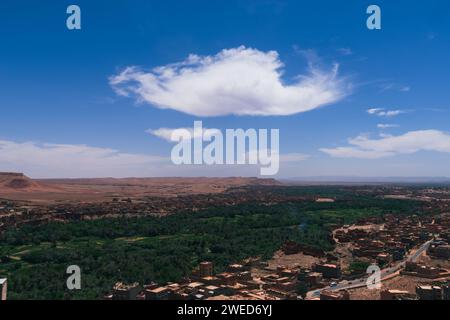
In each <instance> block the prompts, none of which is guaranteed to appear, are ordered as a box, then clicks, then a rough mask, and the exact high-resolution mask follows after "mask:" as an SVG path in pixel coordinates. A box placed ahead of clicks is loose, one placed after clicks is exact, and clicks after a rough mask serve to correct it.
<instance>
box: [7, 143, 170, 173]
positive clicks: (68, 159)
mask: <svg viewBox="0 0 450 320" xmlns="http://www.w3.org/2000/svg"><path fill="white" fill-rule="evenodd" d="M168 161H169V160H168V159H166V158H163V157H159V156H151V155H143V154H132V153H123V152H119V151H117V150H114V149H110V148H98V147H91V146H87V145H73V144H52V143H36V142H23V143H18V142H14V141H5V140H0V171H21V172H24V173H26V174H29V175H31V176H33V177H105V176H114V177H117V176H138V175H142V174H143V173H147V174H152V173H154V170H153V169H154V168H155V164H158V163H163V162H168Z"/></svg>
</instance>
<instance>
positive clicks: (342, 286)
mask: <svg viewBox="0 0 450 320" xmlns="http://www.w3.org/2000/svg"><path fill="white" fill-rule="evenodd" d="M431 242H432V240H430V241H428V242H425V243H424V244H423V245H421V246H420V247H419V248H418V249H416V250H415V251H414V252H413V253H410V254H409V256H407V257H406V259H404V260H403V261H402V262H400V263H398V264H397V265H395V266H392V267H389V268H385V269H383V270H381V281H383V280H385V279H386V278H388V277H391V276H392V277H394V276H395V275H396V274H397V275H398V274H399V273H400V270H401V269H403V268H404V267H405V265H406V262H407V261H412V262H415V261H416V260H417V259H418V258H419V257H420V256H421V255H422V254H423V253H424V252H425V251H426V250H427V249H428V247H429V246H430V243H431ZM367 278H368V276H366V277H362V278H359V279H355V280H350V281H347V280H344V281H341V282H339V283H338V284H337V285H335V286H333V287H331V286H328V287H325V288H321V289H317V290H313V291H309V292H308V293H307V295H306V296H307V297H308V298H318V297H319V296H320V292H321V291H322V290H329V291H340V290H346V289H354V288H359V287H364V286H366V285H367V284H366V282H367Z"/></svg>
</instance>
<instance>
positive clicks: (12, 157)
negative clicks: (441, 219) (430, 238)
mask: <svg viewBox="0 0 450 320" xmlns="http://www.w3.org/2000/svg"><path fill="white" fill-rule="evenodd" d="M70 4H77V5H79V6H80V8H81V12H82V30H76V31H69V30H68V29H67V28H66V25H65V20H66V18H67V15H66V13H65V12H66V8H67V6H68V5H70ZM370 4H377V5H379V6H380V7H381V10H382V30H372V31H371V30H368V29H367V28H366V19H367V17H368V15H367V14H366V8H367V7H368V6H369V5H370ZM0 39H1V43H0V108H1V125H0V171H24V172H25V173H27V174H29V175H31V176H33V177H56V176H64V177H78V176H153V175H154V176H161V175H163V176H165V175H167V176H169V175H200V176H204V175H210V176H224V175H252V176H254V175H257V174H258V170H256V169H255V168H253V167H248V166H245V167H239V168H236V167H218V166H214V167H211V168H209V167H205V166H200V167H199V166H197V167H191V166H189V167H183V168H174V167H173V166H171V165H170V164H168V163H165V162H164V161H165V160H164V159H165V158H166V157H168V156H169V155H170V150H171V148H172V146H173V144H171V143H168V142H167V141H165V140H164V139H161V138H160V137H157V136H155V135H151V134H149V133H147V132H146V131H147V130H148V129H152V130H156V129H158V128H180V127H190V126H192V124H193V121H194V120H203V124H204V126H206V127H209V128H218V129H226V128H244V129H247V128H279V129H280V145H281V150H280V152H281V154H294V155H299V154H301V155H305V157H303V158H302V157H299V158H301V161H300V160H299V161H290V162H286V163H281V169H280V173H279V176H280V177H302V176H450V167H449V166H448V165H447V164H448V162H449V160H450V135H449V134H448V131H450V129H449V119H450V118H449V115H450V114H449V112H450V105H449V103H450V90H449V89H448V88H449V84H450V60H449V56H450V3H449V2H448V1H444V0H442V1H438V0H430V1H427V2H426V4H425V3H424V4H419V3H418V2H417V1H403V0H397V1H376V2H369V1H360V0H347V1H321V0H318V1H314V2H313V1H296V0H292V1H271V0H260V1H256V0H254V1H244V0H235V1H233V0H230V1H212V0H208V1H206V0H204V1H175V0H172V1H170V0H169V1H130V0H128V1H74V2H67V1H49V0H48V1H45V0H44V1H39V2H36V1H2V2H1V3H0ZM239 48H240V49H239ZM224 50H228V51H224ZM230 50H231V51H230ZM233 50H234V51H233ZM223 52H229V55H228V56H227V57H228V58H224V57H223V56H221V55H220V53H223ZM230 52H231V53H230ZM270 52H276V54H277V55H276V57H273V56H270ZM189 55H195V56H196V57H197V59H200V61H203V62H205V61H206V60H205V59H207V58H205V57H209V58H211V59H213V60H214V61H216V62H217V64H219V63H220V65H222V63H223V62H224V61H225V62H228V64H226V66H230V69H225V70H222V68H221V69H220V70H221V72H224V76H223V78H222V77H220V81H221V82H220V83H219V84H218V85H219V86H222V85H224V86H227V85H228V84H229V83H231V84H234V81H236V79H240V78H242V77H244V75H237V76H236V74H237V73H239V72H240V69H239V68H238V67H236V66H239V65H236V64H234V62H233V61H236V60H235V59H238V61H242V60H239V59H250V60H243V61H244V62H246V61H250V62H251V63H253V62H254V64H252V66H253V67H254V68H253V67H252V68H249V69H248V70H245V71H246V74H247V75H248V76H249V78H250V80H249V81H251V80H252V79H253V78H252V77H256V78H257V77H258V75H259V72H266V71H268V72H269V71H272V73H270V72H269V75H273V72H275V75H279V79H278V78H277V79H272V80H271V81H272V82H270V81H269V80H267V83H265V84H264V85H263V86H262V88H263V89H266V88H272V87H271V86H273V87H274V91H273V92H272V91H271V90H262V92H263V93H267V97H265V96H264V99H262V101H259V100H258V99H257V98H258V97H257V96H256V95H257V94H256V93H255V92H257V91H251V90H250V89H249V88H248V87H246V88H240V87H239V85H238V87H237V88H236V92H239V95H238V96H237V98H236V96H234V95H233V97H232V99H231V98H230V99H231V100H232V101H236V103H237V105H235V106H233V105H232V103H230V102H229V101H231V100H230V99H225V101H227V102H226V103H224V102H223V101H218V100H217V98H216V94H217V88H216V89H214V90H213V89H211V88H209V87H208V86H205V85H203V84H204V83H207V84H208V83H211V82H212V81H211V80H210V79H209V78H207V77H208V76H209V74H208V73H206V72H203V73H202V70H201V69H199V67H198V66H197V67H195V66H194V67H192V66H183V67H180V68H186V69H185V70H188V71H192V70H194V71H195V72H198V73H199V74H200V75H199V78H200V79H199V82H198V87H196V86H195V83H193V82H192V81H190V79H184V78H182V77H178V78H177V82H176V83H173V82H174V81H173V80H165V79H162V78H161V77H160V78H158V79H157V81H159V82H158V83H159V84H164V85H168V86H169V87H170V86H172V88H173V90H172V91H170V90H169V91H170V92H165V93H164V97H160V96H158V94H157V93H152V94H150V96H146V97H143V96H141V95H139V94H136V92H134V91H133V90H135V89H136V88H138V89H139V88H141V89H142V88H144V89H146V88H148V86H150V85H151V83H148V82H145V81H144V82H140V80H139V81H138V80H137V78H138V77H139V75H142V74H144V75H155V73H154V70H155V69H154V68H157V67H165V68H166V69H170V68H171V67H170V66H171V65H172V64H174V63H180V62H183V61H184V62H186V59H187V58H188V56H189ZM248 55H250V57H248ZM244 56H245V57H244ZM243 57H244V58H243ZM227 59H230V60H227ZM252 59H253V60H252ZM260 59H269V60H270V61H269V62H268V64H265V62H264V64H263V65H261V64H260V63H259V62H260ZM230 61H231V62H230ZM213 63H214V62H213ZM273 63H280V64H282V67H280V68H279V69H277V70H276V71H274V70H273V69H270V66H271V65H272V64H273ZM268 65H269V66H268ZM131 66H135V69H134V70H135V71H134V73H133V72H131V73H128V74H127V76H126V77H125V78H126V80H124V81H122V82H120V83H119V84H118V85H114V84H112V79H114V77H118V76H120V75H121V74H122V75H123V72H124V70H126V68H128V67H131ZM213 66H215V65H213ZM335 66H339V68H338V72H337V74H333V67H335ZM176 68H178V67H176ZM217 70H218V69H217ZM172 71H173V70H172ZM176 71H178V69H177V70H175V72H176ZM217 72H219V71H217ZM252 73H254V75H251V74H252ZM314 73H317V74H319V76H317V77H319V79H318V78H317V77H315V76H314V75H312V74H314ZM217 74H219V73H217ZM217 74H216V75H217ZM263 74H264V75H265V74H266V73H263ZM299 75H301V76H306V77H307V79H309V80H310V82H313V87H314V89H315V90H317V94H314V99H315V98H316V97H318V98H317V99H318V101H316V102H315V103H312V104H311V103H310V104H308V103H306V102H305V99H303V98H299V97H297V96H296V92H294V93H292V94H291V91H295V90H296V89H299V90H303V89H304V87H305V86H306V85H307V84H310V83H309V82H308V83H306V84H305V83H300V84H299V80H298V79H299V78H298V76H299ZM333 76H334V77H333ZM202 77H203V78H202ZM321 77H322V78H321ZM256 78H255V79H256ZM269 78H270V77H269ZM275 78H276V77H275ZM116 79H117V78H116ZM217 81H219V80H217ZM264 81H266V80H264ZM185 85H186V86H185ZM280 85H281V88H278V87H277V86H280ZM296 85H297V86H296ZM175 87H176V88H178V89H174V88H175ZM180 88H181V89H180ZM183 88H186V90H188V89H189V92H187V91H186V93H185V94H182V95H180V90H183ZM276 88H278V89H276ZM118 89H122V90H125V91H127V94H128V96H124V95H121V94H119V93H120V92H118ZM197 91H201V93H199V92H197ZM269 92H270V93H269ZM225 95H226V93H225ZM180 96H182V97H180ZM211 96H215V97H213V98H211V99H212V100H208V99H209V97H211ZM255 96H256V97H255ZM327 97H328V100H327ZM225 98H229V97H225ZM233 99H234V100H233ZM239 99H241V100H242V101H238V100H239ZM255 99H256V102H255V103H254V104H253V105H252V101H255ZM162 100H163V101H165V102H164V103H166V105H165V106H164V109H162V108H161V101H162ZM167 101H171V102H167ZM249 101H250V102H249ZM308 101H309V100H308ZM244 102H245V103H249V104H250V105H249V106H248V107H249V108H250V109H251V110H250V109H248V108H247V109H246V108H241V103H244ZM305 103H306V104H305ZM203 104H204V105H208V106H209V105H211V109H208V111H205V110H204V109H202V110H201V111H199V105H203ZM275 105H276V106H277V107H279V108H281V109H283V108H285V109H283V112H280V111H276V112H274V110H275ZM306 105H308V106H309V109H311V110H309V111H305V108H306V107H307V106H306ZM279 108H278V109H277V110H279ZM180 109H181V110H183V111H180ZM287 109H289V110H290V111H289V112H287V111H286V110H287ZM369 109H377V110H371V112H370V113H369V112H368V110H369ZM186 110H188V111H186ZM240 110H241V111H242V110H244V111H245V110H247V111H245V114H239V111H240ZM249 110H250V111H249ZM292 110H293V111H292ZM244 111H242V112H244ZM349 139H350V140H349Z"/></svg>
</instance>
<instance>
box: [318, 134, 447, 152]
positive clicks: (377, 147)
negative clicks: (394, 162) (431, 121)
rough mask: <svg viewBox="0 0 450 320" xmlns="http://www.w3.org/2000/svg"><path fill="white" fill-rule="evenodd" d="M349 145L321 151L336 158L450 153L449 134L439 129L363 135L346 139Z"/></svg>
mask: <svg viewBox="0 0 450 320" xmlns="http://www.w3.org/2000/svg"><path fill="white" fill-rule="evenodd" d="M348 144H349V146H345V147H337V148H322V149H320V150H321V151H322V152H325V153H327V154H329V155H330V156H332V157H336V158H362V159H379V158H384V157H389V156H394V155H399V154H412V153H416V152H419V151H436V152H444V153H450V134H448V133H445V132H442V131H439V130H419V131H410V132H407V133H405V134H402V135H398V136H391V135H383V136H381V137H380V139H370V138H368V137H367V136H365V135H360V136H358V137H356V138H352V139H349V140H348Z"/></svg>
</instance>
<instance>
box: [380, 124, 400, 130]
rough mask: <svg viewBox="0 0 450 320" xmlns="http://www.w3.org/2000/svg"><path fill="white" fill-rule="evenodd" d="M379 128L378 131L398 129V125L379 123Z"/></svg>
mask: <svg viewBox="0 0 450 320" xmlns="http://www.w3.org/2000/svg"><path fill="white" fill-rule="evenodd" d="M377 128H378V129H389V128H398V124H390V123H379V124H377Z"/></svg>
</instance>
